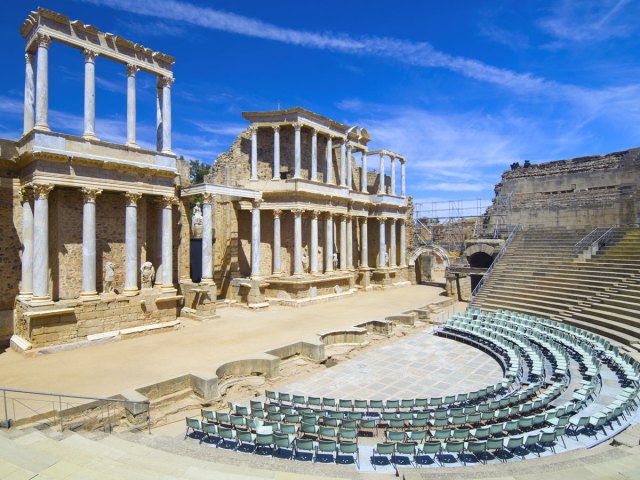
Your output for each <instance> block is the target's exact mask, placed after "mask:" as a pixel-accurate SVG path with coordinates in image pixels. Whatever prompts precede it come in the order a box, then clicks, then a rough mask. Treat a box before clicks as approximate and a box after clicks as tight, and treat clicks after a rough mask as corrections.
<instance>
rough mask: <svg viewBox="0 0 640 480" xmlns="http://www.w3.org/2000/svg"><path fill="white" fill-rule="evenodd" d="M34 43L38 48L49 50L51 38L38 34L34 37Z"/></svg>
mask: <svg viewBox="0 0 640 480" xmlns="http://www.w3.org/2000/svg"><path fill="white" fill-rule="evenodd" d="M36 42H37V43H38V47H42V48H49V47H50V46H51V37H50V36H49V35H46V34H44V33H38V34H37V35H36Z"/></svg>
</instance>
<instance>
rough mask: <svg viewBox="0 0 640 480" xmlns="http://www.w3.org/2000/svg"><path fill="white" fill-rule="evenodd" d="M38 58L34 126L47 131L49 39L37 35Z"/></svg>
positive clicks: (42, 35) (43, 35) (40, 34)
mask: <svg viewBox="0 0 640 480" xmlns="http://www.w3.org/2000/svg"><path fill="white" fill-rule="evenodd" d="M36 41H37V42H38V57H37V59H36V69H37V75H36V126H35V128H36V129H38V130H45V131H49V46H50V45H51V38H50V37H49V36H48V35H45V34H42V33H38V35H37V39H36Z"/></svg>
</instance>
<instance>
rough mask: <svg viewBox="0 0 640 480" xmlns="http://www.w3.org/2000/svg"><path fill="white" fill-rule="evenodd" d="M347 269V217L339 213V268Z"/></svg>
mask: <svg viewBox="0 0 640 480" xmlns="http://www.w3.org/2000/svg"><path fill="white" fill-rule="evenodd" d="M346 269H347V217H346V216H345V215H340V270H346Z"/></svg>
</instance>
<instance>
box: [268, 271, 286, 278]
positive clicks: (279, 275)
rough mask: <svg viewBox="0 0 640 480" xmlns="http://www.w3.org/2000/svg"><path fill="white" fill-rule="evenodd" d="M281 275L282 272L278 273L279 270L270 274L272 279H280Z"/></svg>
mask: <svg viewBox="0 0 640 480" xmlns="http://www.w3.org/2000/svg"><path fill="white" fill-rule="evenodd" d="M283 275H284V272H281V271H279V270H277V271H274V272H273V273H272V274H271V276H272V277H282V276H283Z"/></svg>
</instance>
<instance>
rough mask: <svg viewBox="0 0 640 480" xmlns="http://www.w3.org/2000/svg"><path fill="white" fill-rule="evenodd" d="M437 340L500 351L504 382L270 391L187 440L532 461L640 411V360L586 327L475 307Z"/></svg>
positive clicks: (195, 429) (583, 442) (315, 451)
mask: <svg viewBox="0 0 640 480" xmlns="http://www.w3.org/2000/svg"><path fill="white" fill-rule="evenodd" d="M436 334H437V335H440V336H443V337H446V338H451V339H455V340H457V341H461V342H465V343H467V344H470V345H473V346H474V347H476V348H480V349H482V350H483V351H485V352H487V353H489V354H491V355H493V356H494V358H496V360H498V362H499V363H500V364H501V366H502V369H503V372H504V378H503V380H502V381H501V382H499V383H496V384H492V385H488V386H487V387H485V388H482V389H480V390H475V391H472V392H464V393H459V394H457V395H449V396H445V397H435V398H413V399H401V400H386V401H383V400H361V399H335V398H329V397H312V396H310V397H306V396H303V395H295V394H289V393H285V392H279V393H277V392H270V391H267V392H266V395H265V401H264V402H262V401H256V400H252V401H250V404H249V405H248V406H246V405H236V404H231V403H230V404H229V411H226V412H213V411H208V410H202V418H201V419H196V418H187V435H191V436H195V437H196V438H199V440H200V442H203V441H205V442H207V443H213V444H215V445H216V446H226V447H230V448H234V449H240V450H244V451H254V452H258V451H263V450H264V449H267V448H268V449H270V451H271V453H273V454H275V453H277V452H281V451H282V450H287V449H288V450H289V451H290V452H291V456H292V457H295V458H298V456H299V455H302V453H304V451H306V450H309V445H310V444H309V442H311V445H312V447H313V448H312V449H311V450H312V457H314V455H319V454H321V452H324V453H326V452H331V451H332V449H333V450H334V451H335V455H336V458H337V455H338V453H340V452H343V453H345V452H351V453H353V452H354V449H355V457H358V446H357V442H358V437H359V436H363V435H367V434H368V435H374V434H375V435H377V434H378V433H379V431H380V430H382V432H383V434H384V442H381V443H379V444H378V445H377V446H376V448H375V449H374V457H375V455H385V454H386V453H388V452H389V451H391V452H392V453H391V454H390V455H391V461H394V459H395V457H396V456H397V455H399V454H400V453H403V454H406V453H407V452H411V449H412V448H413V459H412V461H414V462H416V463H422V461H421V460H420V459H424V457H425V456H427V457H428V455H429V454H431V455H432V456H433V461H434V462H435V461H437V458H438V455H441V454H445V453H454V454H457V455H458V458H460V459H462V460H463V461H464V458H463V457H462V454H463V453H464V452H467V454H469V453H471V454H474V455H478V458H482V454H486V453H490V451H493V453H494V454H495V457H498V456H499V455H500V452H502V454H505V453H506V454H507V456H510V457H513V456H515V455H513V453H517V456H520V457H522V458H525V457H526V453H527V452H529V453H536V454H538V455H539V454H540V451H545V449H551V450H552V451H553V452H555V446H556V445H557V442H558V440H561V441H562V442H563V444H565V442H564V437H565V435H569V436H573V437H575V440H576V442H577V443H576V442H574V445H577V446H587V445H588V444H589V442H591V440H590V438H591V437H594V442H600V441H602V438H598V435H599V434H600V433H601V432H602V433H603V434H604V436H605V437H607V436H611V435H613V434H614V433H616V430H617V431H620V430H622V429H623V428H625V427H626V425H627V424H628V423H629V421H630V419H631V417H632V416H633V415H634V414H635V412H636V410H637V409H638V405H639V402H638V395H639V393H640V364H639V363H638V362H637V361H636V360H634V359H633V358H632V357H630V356H629V355H628V354H626V353H621V352H620V351H619V350H618V349H617V348H616V347H613V346H611V345H610V343H609V342H608V341H607V340H606V339H605V338H602V337H599V336H597V335H594V334H592V333H590V332H587V331H584V330H581V329H579V328H577V327H574V326H571V325H567V324H563V323H559V322H555V321H553V320H548V319H544V318H540V317H535V316H532V315H526V314H522V313H518V312H510V311H500V310H499V311H498V312H495V313H494V312H485V311H481V310H479V309H474V308H472V309H469V310H467V311H466V312H465V313H459V314H455V315H453V316H452V317H450V318H449V319H448V320H447V321H446V322H445V323H444V324H443V325H441V326H440V327H439V328H438V331H437V332H436ZM603 365H605V366H606V368H607V369H608V371H610V372H613V373H614V374H615V376H616V377H617V383H618V385H617V386H616V390H615V393H616V395H615V399H614V400H612V401H610V402H609V403H608V404H606V405H601V403H596V402H594V401H595V400H596V399H597V398H598V396H599V394H600V391H601V389H602V388H603V382H602V378H601V369H602V368H603ZM610 393H611V392H610V391H609V392H608V394H610ZM616 424H617V427H616ZM607 427H609V428H610V431H608V432H607V430H606V428H607ZM187 435H185V438H186V436H187ZM353 444H355V446H354V445H353ZM565 447H566V444H565ZM385 452H386V453H385ZM302 456H303V455H302ZM410 456H411V455H410ZM495 457H494V458H495ZM372 458H373V457H372ZM372 463H373V462H372ZM427 463H429V462H427ZM373 464H374V465H375V463H373Z"/></svg>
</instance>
